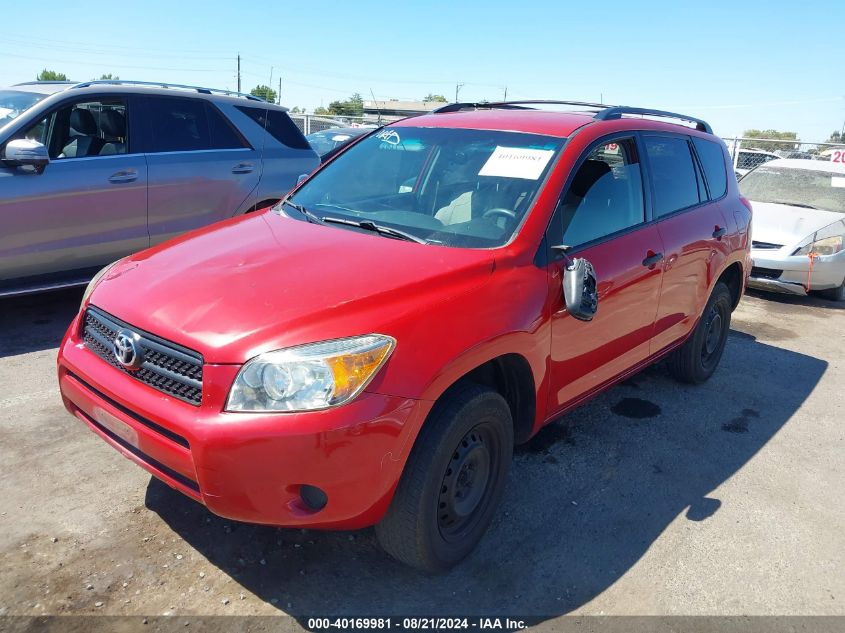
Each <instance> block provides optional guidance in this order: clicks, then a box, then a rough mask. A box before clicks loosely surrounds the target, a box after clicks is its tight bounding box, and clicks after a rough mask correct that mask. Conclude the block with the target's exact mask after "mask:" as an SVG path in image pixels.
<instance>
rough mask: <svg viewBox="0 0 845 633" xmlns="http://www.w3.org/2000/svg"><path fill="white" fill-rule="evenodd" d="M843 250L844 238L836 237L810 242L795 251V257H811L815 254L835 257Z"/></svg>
mask: <svg viewBox="0 0 845 633" xmlns="http://www.w3.org/2000/svg"><path fill="white" fill-rule="evenodd" d="M841 250H842V236H841V235H834V236H832V237H825V238H822V239H819V240H816V241H815V242H810V243H809V244H807V245H805V246H802V247H801V248H799V249H798V250H797V251H795V252H794V253H793V255H809V254H810V253H815V254H816V255H835V254H836V253H838V252H839V251H841Z"/></svg>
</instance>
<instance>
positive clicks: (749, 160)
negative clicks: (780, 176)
mask: <svg viewBox="0 0 845 633" xmlns="http://www.w3.org/2000/svg"><path fill="white" fill-rule="evenodd" d="M779 158H780V156H778V155H777V154H773V153H772V152H766V151H764V150H762V149H740V150H737V152H736V154H735V155H734V171H735V172H736V177H737V178H741V177H743V176H744V175H745V174H747V173H748V172H749V171H751V170H752V169H754V168H755V167H758V166H760V165H762V164H763V163H767V162H769V161H770V160H777V159H779Z"/></svg>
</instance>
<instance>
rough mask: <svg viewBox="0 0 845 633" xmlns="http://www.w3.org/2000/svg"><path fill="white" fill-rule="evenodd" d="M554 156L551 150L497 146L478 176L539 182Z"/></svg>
mask: <svg viewBox="0 0 845 633" xmlns="http://www.w3.org/2000/svg"><path fill="white" fill-rule="evenodd" d="M552 156H554V151H553V150H550V149H526V148H522V147H501V146H497V147H496V149H495V150H494V151H493V153H492V154H490V158H488V159H487V162H486V163H484V166H483V167H482V168H481V171H479V172H478V175H479V176H499V177H503V178H523V179H524V180H537V179H538V178H539V177H540V175H541V174H542V173H543V170H544V169H545V168H546V165H548V164H549V161H550V160H551V159H552Z"/></svg>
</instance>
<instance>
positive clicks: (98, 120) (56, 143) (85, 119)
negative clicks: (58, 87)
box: [19, 99, 129, 160]
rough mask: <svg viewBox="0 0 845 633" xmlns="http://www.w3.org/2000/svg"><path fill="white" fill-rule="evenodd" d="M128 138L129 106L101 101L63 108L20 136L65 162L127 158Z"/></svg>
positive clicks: (110, 100)
mask: <svg viewBox="0 0 845 633" xmlns="http://www.w3.org/2000/svg"><path fill="white" fill-rule="evenodd" d="M128 134H129V132H128V128H127V122H126V102H125V101H123V100H122V99H101V100H98V101H84V102H79V103H74V104H72V105H68V106H65V107H63V108H60V109H59V110H56V111H55V112H52V113H51V114H48V115H47V116H46V117H44V118H43V119H41V120H40V121H39V122H38V123H36V124H35V125H33V126H31V127H30V128H28V129H27V130H25V131H24V132H23V134H21V135H19V136H20V137H22V138H29V139H33V140H36V141H39V142H41V143H43V144H44V145H46V146H47V150H48V152H49V153H50V158H51V159H53V160H66V159H72V158H86V157H91V156H108V155H114V154H126V153H127V151H128V148H129V145H128V142H129V138H128Z"/></svg>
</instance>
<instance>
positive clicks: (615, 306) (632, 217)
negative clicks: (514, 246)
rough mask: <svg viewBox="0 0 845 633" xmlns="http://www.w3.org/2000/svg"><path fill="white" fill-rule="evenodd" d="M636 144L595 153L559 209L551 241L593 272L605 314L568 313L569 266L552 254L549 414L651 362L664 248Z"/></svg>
mask: <svg viewBox="0 0 845 633" xmlns="http://www.w3.org/2000/svg"><path fill="white" fill-rule="evenodd" d="M640 156H641V152H640V149H639V144H638V141H637V139H636V138H635V137H619V138H609V139H603V140H602V141H600V142H599V143H598V144H596V145H594V146H593V147H591V148H590V149H588V150H587V151H586V152H585V154H584V156H582V158H581V160H580V161H579V164H578V165H579V166H578V168H577V170H576V173H575V176H574V177H573V178H572V179H571V182H570V183H569V185H568V188H567V190H566V191H565V192H564V194H563V196H562V197H561V199H560V202H559V203H558V206H557V209H556V211H555V214H554V217H553V219H552V222H551V225H550V227H549V230H548V233H547V236H546V239H547V242H548V244H549V245H550V246H557V245H566V246H568V247H569V250H568V251H567V255H568V256H569V257H570V258H585V259H586V260H587V261H589V262H590V263H591V264H592V265H593V267H594V269H595V274H596V280H597V290H598V311H597V312H596V314H595V316H594V317H593V319H592V321H579V320H578V319H576V318H574V317H573V316H572V315H570V314H569V313H568V312H567V310H566V307H565V304H564V300H563V296H562V292H561V285H562V281H563V275H564V269H565V266H566V259H565V257H564V256H563V255H561V254H560V253H557V252H555V251H552V253H553V255H552V256H551V258H552V261H551V263H550V264H549V275H550V279H551V285H552V288H553V292H554V293H555V295H554V299H553V302H552V341H551V371H550V376H551V385H550V386H551V388H550V391H549V398H550V402H549V410H550V411H552V412H554V411H558V410H561V409H563V408H564V407H567V406H568V405H571V404H574V403H575V402H577V401H579V400H581V399H582V398H583V397H585V396H587V395H589V394H591V393H592V392H594V391H595V390H597V389H599V388H600V387H602V386H603V385H605V384H606V383H607V382H609V381H611V380H613V379H614V378H615V377H617V376H618V375H620V374H621V373H623V372H625V371H626V370H628V369H630V368H631V367H634V366H635V365H637V364H638V363H640V362H642V361H644V360H645V359H647V358H648V356H649V353H650V351H649V344H650V340H651V338H652V333H653V328H654V320H655V316H656V314H657V304H658V299H659V295H660V284H661V277H662V262H661V259H660V256H661V252H662V248H663V247H662V243H661V238H660V234H659V233H658V232H657V228H656V227H655V226H654V224H652V223H647V214H646V204H645V203H646V197H645V195H644V187H643V173H642V170H641V168H640V164H641V163H640Z"/></svg>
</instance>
